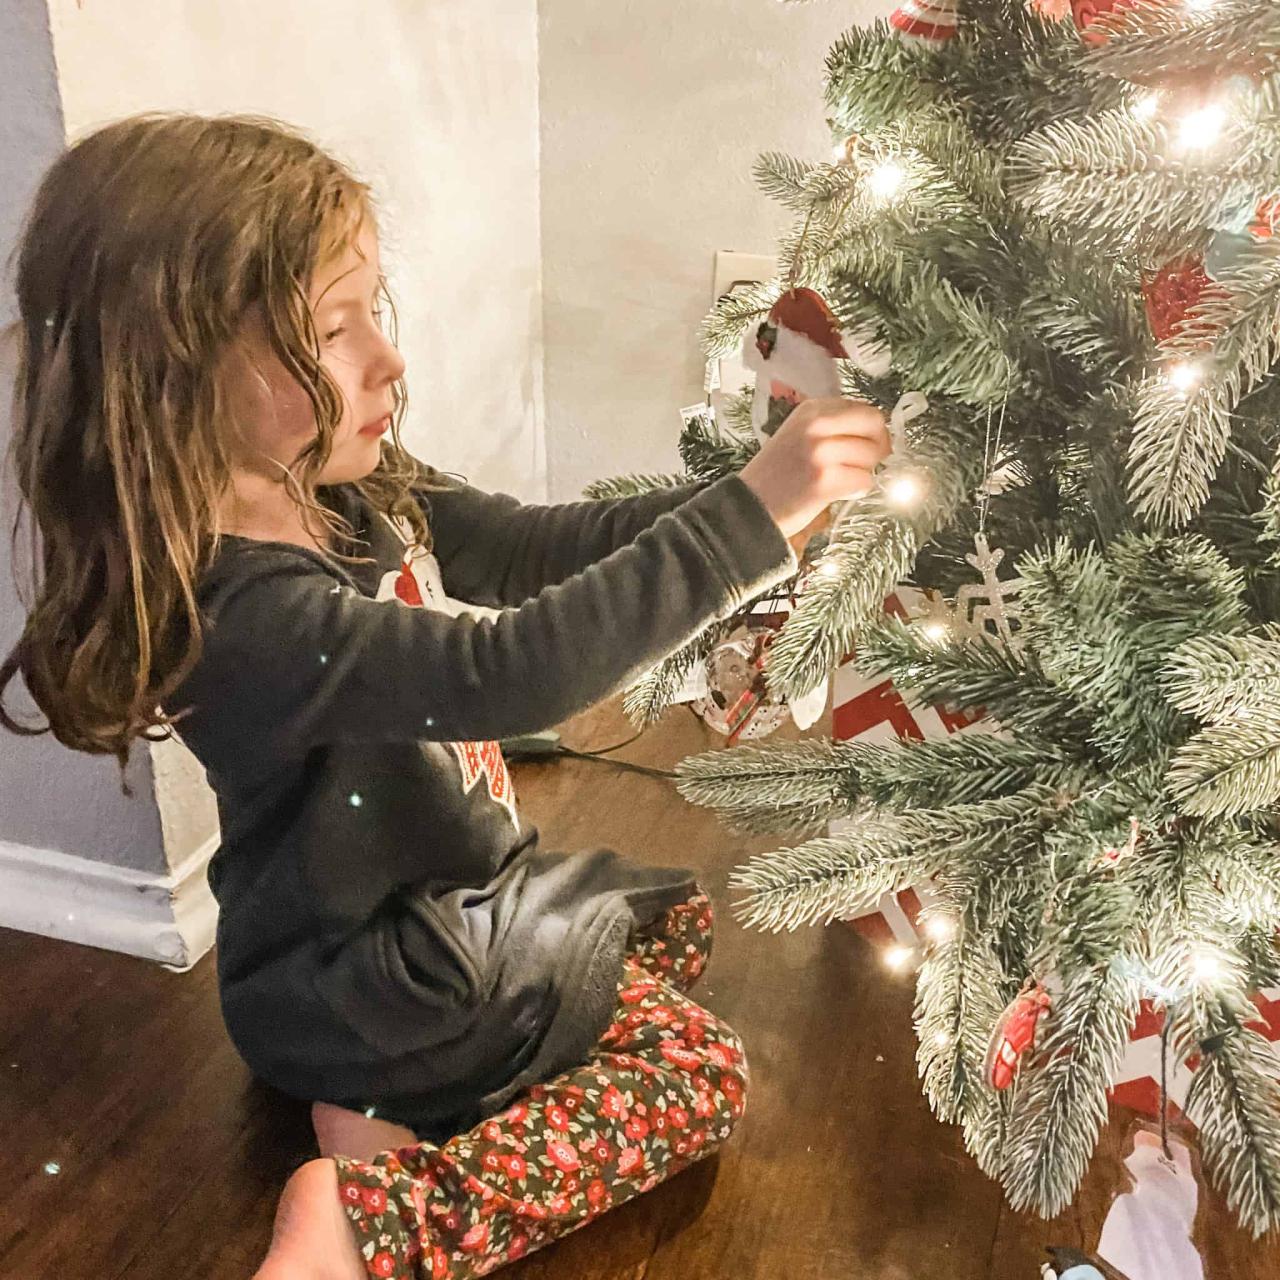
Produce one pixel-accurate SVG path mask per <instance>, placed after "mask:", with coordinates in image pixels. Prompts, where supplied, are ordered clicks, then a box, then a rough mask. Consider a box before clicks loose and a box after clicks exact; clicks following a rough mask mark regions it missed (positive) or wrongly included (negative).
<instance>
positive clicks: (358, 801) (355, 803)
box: [347, 791, 364, 809]
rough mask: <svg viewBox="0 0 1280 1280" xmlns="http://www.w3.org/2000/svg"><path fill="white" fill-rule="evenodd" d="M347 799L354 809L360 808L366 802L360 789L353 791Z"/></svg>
mask: <svg viewBox="0 0 1280 1280" xmlns="http://www.w3.org/2000/svg"><path fill="white" fill-rule="evenodd" d="M347 801H348V803H349V804H350V805H351V807H352V808H353V809H358V808H359V807H360V806H361V805H362V804H364V799H363V798H362V797H361V795H360V793H359V792H358V791H353V792H352V793H351V794H350V795H349V796H348V797H347Z"/></svg>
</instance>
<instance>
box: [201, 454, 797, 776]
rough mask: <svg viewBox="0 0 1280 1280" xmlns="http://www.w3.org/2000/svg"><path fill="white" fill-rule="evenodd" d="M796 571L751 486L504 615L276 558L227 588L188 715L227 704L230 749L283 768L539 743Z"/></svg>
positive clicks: (691, 505) (727, 481)
mask: <svg viewBox="0 0 1280 1280" xmlns="http://www.w3.org/2000/svg"><path fill="white" fill-rule="evenodd" d="M252 554H253V553H252V552H251V553H250V555H251V556H252ZM797 567H798V566H797V561H796V556H795V552H794V551H793V550H792V548H791V546H790V544H789V543H788V542H787V540H786V539H785V538H784V537H783V535H782V531H781V530H780V529H779V528H778V526H777V524H776V523H775V522H774V520H773V517H772V516H771V515H770V514H769V512H768V511H767V510H766V508H765V507H764V505H763V504H762V503H761V502H760V500H759V499H758V498H757V497H756V495H755V493H754V492H753V491H752V490H751V489H750V488H749V487H748V486H747V485H746V484H745V483H744V482H743V480H742V479H741V478H740V477H739V476H738V475H737V474H736V473H732V474H730V475H727V476H724V477H722V478H721V479H719V480H717V481H715V482H714V483H712V484H710V485H708V486H706V487H705V488H703V489H702V490H701V491H700V492H698V493H695V494H694V495H693V496H692V497H691V498H689V499H688V500H687V501H685V502H683V503H682V504H681V505H680V506H678V507H677V508H675V509H674V510H673V511H670V512H668V513H666V514H664V515H661V516H659V517H658V518H657V519H656V520H655V521H654V523H653V524H652V526H651V527H650V528H648V529H646V530H644V531H643V532H641V533H640V534H639V535H638V536H637V537H636V538H635V539H634V540H632V541H630V543H629V544H628V545H625V546H623V547H621V548H620V549H619V550H617V551H615V552H613V553H612V554H610V555H607V556H605V558H604V559H602V560H600V561H599V562H598V563H596V564H594V565H592V566H590V567H589V568H587V569H585V570H583V572H581V573H578V574H574V575H573V576H571V577H569V578H568V579H566V580H565V581H563V582H561V583H560V584H558V585H556V586H552V587H547V588H545V589H544V590H542V591H541V592H539V593H538V595H537V596H536V597H535V598H533V599H531V600H528V601H527V602H526V603H525V604H523V605H522V606H520V607H519V608H516V609H507V610H504V611H503V612H502V613H500V614H498V615H497V616H496V617H494V618H481V619H476V618H474V617H470V616H468V615H463V616H462V617H457V618H454V617H450V616H449V615H447V614H445V613H443V612H440V611H437V610H432V609H419V608H409V607H407V606H405V605H402V604H399V603H398V602H395V601H382V602H379V601H375V600H373V599H371V598H370V597H368V596H365V595H362V594H361V593H360V592H359V591H357V590H355V589H354V588H352V587H351V586H349V585H347V584H345V583H344V582H342V581H341V580H340V579H338V578H337V576H336V575H335V574H334V573H333V571H332V570H331V569H330V568H329V567H328V566H326V565H325V563H324V560H323V559H322V558H321V557H319V556H318V555H312V554H311V553H309V552H307V551H306V550H305V549H303V548H299V549H298V552H297V554H296V555H295V554H294V553H293V552H292V551H281V550H279V549H275V550H274V551H272V552H270V554H269V555H268V556H264V558H263V560H262V561H261V562H260V563H259V565H258V567H257V568H256V570H254V571H248V572H246V571H244V570H243V569H242V570H241V572H239V573H238V574H236V575H235V576H234V577H233V578H229V579H228V581H227V582H226V583H225V584H223V585H222V586H221V587H219V586H217V585H216V584H215V586H214V588H213V589H212V591H211V593H210V597H209V600H208V603H207V604H206V619H207V624H208V625H207V627H206V632H205V654H204V659H203V661H202V664H201V665H202V667H203V668H204V670H205V672H206V673H207V674H206V675H205V677H204V678H203V679H201V680H200V681H199V682H198V689H197V690H194V691H193V692H194V693H195V697H194V699H193V698H192V697H190V696H187V697H185V698H184V700H183V702H182V703H181V704H179V705H180V706H185V705H191V706H192V708H193V714H194V715H197V716H198V715H199V712H200V702H201V700H202V699H203V700H205V701H208V702H211V703H212V704H213V705H214V708H215V714H214V716H213V720H215V721H216V726H217V727H216V733H217V736H218V737H219V738H220V739H221V740H222V742H221V745H222V748H223V752H227V751H230V752H233V753H234V752H235V751H236V750H237V749H238V744H239V749H243V744H245V743H253V746H254V751H255V754H256V753H258V752H266V753H269V754H270V755H271V756H272V757H296V756H298V755H301V754H303V753H305V752H306V751H308V750H310V749H311V748H312V747H314V746H318V745H321V744H324V743H327V742H334V741H366V742H368V741H388V740H422V739H436V740H439V741H455V742H457V741H485V740H489V739H496V738H506V737H510V736H513V735H515V734H519V733H529V732H534V731H536V730H539V729H545V728H548V727H549V726H551V725H555V724H558V723H560V722H561V721H563V720H565V719H567V718H568V717H569V716H571V715H574V714H576V713H577V712H579V711H581V710H583V709H585V708H586V707H589V706H591V705H592V704H594V703H596V702H598V701H600V700H601V699H602V698H605V697H607V696H609V695H610V694H612V693H614V692H616V691H617V690H618V689H620V688H623V687H625V686H626V685H627V684H629V683H631V682H632V681H633V680H634V679H635V677H637V676H638V675H640V674H641V673H642V672H643V671H645V670H646V669H648V668H649V667H650V666H652V665H653V664H654V663H655V662H657V661H658V660H659V659H661V658H662V657H664V656H665V655H667V654H668V653H670V652H672V651H673V650H675V649H677V648H679V647H680V646H681V645H683V644H684V643H686V642H687V641H688V640H690V639H692V638H693V636H695V635H696V634H697V633H698V632H699V631H701V630H702V629H703V628H704V627H705V626H707V625H708V624H709V623H710V622H712V621H714V620H716V619H718V618H722V617H725V616H727V615H728V614H729V613H731V612H733V611H734V610H735V609H736V608H738V607H739V606H740V605H741V604H742V603H743V602H744V601H746V600H748V599H750V598H752V597H753V596H755V595H757V594H759V593H760V592H762V591H764V590H765V589H767V588H768V587H770V586H772V585H773V584H774V583H776V582H779V581H781V580H783V579H784V578H787V577H789V576H791V575H792V574H794V573H795V572H796V569H797ZM212 729H213V723H212V721H211V722H210V724H209V726H208V727H206V730H205V732H206V734H208V733H209V732H211V731H212ZM211 745H214V744H211Z"/></svg>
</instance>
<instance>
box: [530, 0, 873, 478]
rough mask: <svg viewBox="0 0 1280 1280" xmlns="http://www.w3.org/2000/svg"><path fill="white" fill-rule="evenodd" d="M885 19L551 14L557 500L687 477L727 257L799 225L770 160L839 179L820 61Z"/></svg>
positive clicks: (627, 3) (712, 9)
mask: <svg viewBox="0 0 1280 1280" xmlns="http://www.w3.org/2000/svg"><path fill="white" fill-rule="evenodd" d="M894 7H895V6H894V4H892V3H889V2H888V0H842V2H841V3H839V4H822V5H782V4H779V3H777V0H698V3H696V4H690V3H688V2H687V0H615V3H612V4H607V5H605V4H594V5H593V4H590V3H588V2H587V0H540V3H539V6H538V9H539V47H540V51H541V83H542V112H541V129H542V227H543V234H542V250H543V288H544V295H545V297H544V315H545V318H546V372H545V378H546V401H547V456H548V470H549V474H550V492H551V496H552V497H553V498H555V499H557V500H567V499H571V498H574V497H577V496H578V495H579V494H580V493H581V490H582V486H583V485H584V484H586V483H587V482H589V481H590V480H593V479H595V478H597V477H599V476H605V475H617V474H621V473H623V472H629V471H668V470H671V469H673V468H676V467H677V466H678V461H679V460H678V455H677V453H676V441H677V439H678V438H679V434H680V418H679V414H678V410H679V408H680V406H681V405H686V404H692V403H694V402H696V401H698V400H700V399H701V398H702V373H703V357H702V354H701V349H700V347H699V346H698V341H697V329H698V325H699V322H700V321H701V320H702V318H703V316H704V315H705V314H706V312H707V310H708V309H709V308H710V305H711V301H712V297H711V279H712V261H713V256H714V253H715V251H716V250H717V249H737V250H741V251H743V252H749V253H768V254H772V253H774V252H775V250H776V244H777V239H778V236H779V234H780V233H781V232H782V231H784V230H785V229H786V227H787V226H788V225H789V215H787V213H786V211H785V210H784V209H783V208H782V206H781V205H779V204H777V203H776V202H775V201H772V200H770V199H769V198H768V197H766V196H765V195H764V194H763V193H762V192H761V191H760V190H759V189H758V188H757V187H756V186H755V184H754V181H753V180H752V177H751V167H752V164H753V162H754V160H755V158H756V156H757V155H758V154H759V153H761V152H764V151H784V152H787V153H788V154H791V155H794V156H797V157H807V158H810V159H815V160H825V159H827V158H828V157H829V155H830V150H831V143H830V137H829V132H828V129H827V126H826V124H825V123H824V117H825V115H826V110H825V104H824V102H823V97H822V87H823V72H824V66H823V63H824V57H825V55H826V51H827V49H828V48H829V47H830V46H831V44H833V43H834V42H835V40H836V39H837V38H838V36H839V35H840V33H841V32H842V31H844V30H846V29H847V28H848V27H850V26H853V25H855V24H857V23H862V22H866V21H869V20H870V19H872V18H875V17H878V16H881V15H883V14H887V13H888V12H889V11H890V10H891V9H892V8H894Z"/></svg>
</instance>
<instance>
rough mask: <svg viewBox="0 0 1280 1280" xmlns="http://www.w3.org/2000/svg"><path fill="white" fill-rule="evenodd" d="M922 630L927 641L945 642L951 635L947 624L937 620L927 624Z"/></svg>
mask: <svg viewBox="0 0 1280 1280" xmlns="http://www.w3.org/2000/svg"><path fill="white" fill-rule="evenodd" d="M920 630H921V631H922V632H923V633H924V638H925V639H926V640H935V641H939V640H945V639H946V638H947V636H948V635H950V634H951V632H950V630H949V629H948V627H947V624H946V623H945V622H940V621H938V620H937V619H936V618H935V619H934V621H932V622H926V623H925V624H924V626H922V627H921V628H920Z"/></svg>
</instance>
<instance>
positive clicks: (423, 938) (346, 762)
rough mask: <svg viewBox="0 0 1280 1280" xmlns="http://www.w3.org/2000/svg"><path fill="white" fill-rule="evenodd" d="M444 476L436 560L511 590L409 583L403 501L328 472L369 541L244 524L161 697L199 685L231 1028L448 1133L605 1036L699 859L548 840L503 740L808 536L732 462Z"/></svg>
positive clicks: (556, 718) (342, 1101)
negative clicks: (616, 492)
mask: <svg viewBox="0 0 1280 1280" xmlns="http://www.w3.org/2000/svg"><path fill="white" fill-rule="evenodd" d="M422 475H423V477H424V479H425V480H426V481H427V482H428V483H429V484H430V485H433V486H439V485H447V486H448V487H447V488H434V487H432V488H428V487H422V488H415V490H414V494H415V498H416V499H417V501H418V502H419V503H420V504H421V506H422V508H423V510H424V512H425V513H426V516H427V519H428V522H429V525H430V528H431V531H432V536H433V539H434V548H433V550H434V556H435V560H436V562H438V572H437V581H439V582H442V584H443V587H444V589H445V591H446V592H447V594H448V596H450V597H453V598H454V599H455V600H460V601H467V602H472V603H475V604H478V605H481V606H488V607H489V608H490V609H492V610H497V611H498V612H495V613H492V614H491V615H490V616H474V615H469V614H465V613H464V614H461V615H458V616H452V615H451V614H450V613H449V612H447V611H446V610H445V609H441V608H436V607H431V603H430V602H427V601H424V604H426V605H427V607H421V608H420V607H413V606H414V605H415V604H416V603H417V601H416V600H415V599H413V598H412V597H413V591H412V589H410V590H409V591H407V592H406V591H404V590H402V589H400V586H399V585H396V584H401V583H402V582H403V578H402V574H403V572H404V570H403V566H402V561H403V557H404V552H405V548H404V544H403V542H402V541H401V539H400V538H399V537H398V536H397V533H396V530H395V529H394V527H393V526H392V525H391V523H390V522H389V521H387V520H386V519H385V517H382V516H380V515H378V514H376V513H374V512H373V511H372V510H371V509H370V507H369V505H368V504H367V503H366V501H365V499H364V498H363V497H362V495H360V493H359V492H358V491H357V490H356V489H355V488H354V486H351V485H336V486H331V487H329V488H325V489H321V490H320V497H321V500H322V501H324V502H326V503H327V504H328V505H329V506H330V507H331V508H332V509H334V510H336V511H340V512H341V513H342V514H343V515H345V516H346V517H347V518H348V519H349V520H351V522H352V524H353V526H354V528H355V530H356V533H357V535H358V537H359V539H360V540H361V541H360V544H359V545H358V546H356V547H355V548H354V552H355V554H360V555H368V556H371V557H373V558H374V559H375V560H376V564H374V565H354V566H348V565H345V564H343V563H341V562H339V561H336V560H333V559H331V558H330V557H329V556H326V555H324V554H322V553H321V552H319V551H312V550H309V549H307V548H305V547H302V546H297V545H294V544H292V543H284V542H266V541H262V540H257V539H249V538H242V537H235V536H230V535H224V537H223V539H222V542H221V544H220V550H219V553H218V556H217V558H216V560H215V562H214V564H213V566H212V567H211V569H210V570H209V571H208V572H207V573H206V574H205V575H204V577H203V579H202V580H201V582H200V583H199V587H198V600H199V603H200V607H201V611H202V614H203V615H204V618H205V628H204V633H205V648H204V652H203V655H202V657H201V660H200V662H199V664H198V666H197V667H196V668H195V670H194V671H193V672H192V674H191V675H190V676H189V677H188V678H187V680H186V681H185V682H184V683H183V685H182V687H181V688H180V689H179V690H177V691H176V692H175V693H174V695H172V696H171V697H170V698H169V699H168V700H167V701H166V704H165V710H166V712H168V713H170V714H173V713H174V712H175V711H177V710H180V709H182V708H186V707H190V708H191V710H190V712H189V714H188V715H187V716H185V717H184V718H183V719H182V720H180V721H179V724H178V732H179V734H180V736H181V738H182V740H183V741H184V742H185V743H186V744H187V745H188V746H189V747H190V749H191V750H192V751H193V752H194V753H195V755H196V757H197V758H198V759H199V760H200V762H201V764H202V765H203V766H204V768H205V770H206V772H207V774H208V779H209V783H210V785H211V786H212V787H213V790H214V792H215V793H216V796H217V803H218V813H219V818H220V821H221V827H222V833H221V834H222V842H221V845H220V847H219V849H218V851H217V853H216V854H215V856H214V858H213V861H212V862H211V863H210V866H209V883H210V886H211V888H212V890H213V893H214V895H215V896H216V898H217V900H218V903H219V907H220V914H219V919H218V931H217V964H218V980H219V991H220V996H221V1003H222V1011H223V1016H224V1019H225V1022H226V1026H227V1030H228V1032H229V1034H230V1036H231V1038H232V1040H233V1042H234V1043H235V1045H236V1047H237V1049H238V1051H239V1052H240V1054H241V1055H242V1057H243V1058H244V1059H245V1061H246V1062H247V1063H248V1065H249V1066H250V1068H251V1069H252V1070H253V1071H254V1072H255V1073H256V1074H257V1075H258V1076H259V1077H260V1078H262V1079H263V1080H265V1081H267V1082H268V1083H270V1084H272V1085H274V1086H275V1087H276V1088H278V1089H280V1090H281V1091H283V1092H285V1093H287V1094H290V1095H292V1096H294V1097H297V1098H301V1099H305V1100H323V1101H328V1102H334V1103H337V1104H339V1105H343V1106H348V1107H353V1108H354V1107H358V1108H361V1109H364V1108H367V1107H369V1106H373V1107H375V1108H376V1109H377V1111H378V1112H379V1114H382V1115H385V1116H388V1117H389V1118H392V1119H395V1120H399V1121H401V1122H403V1123H406V1124H408V1125H409V1126H411V1127H412V1128H413V1129H414V1130H415V1131H416V1132H417V1133H418V1134H419V1135H420V1136H421V1137H423V1138H427V1139H430V1140H434V1141H438V1142H439V1141H443V1140H445V1139H446V1138H447V1137H448V1136H450V1135H451V1134H453V1133H456V1132H461V1131H463V1130H464V1129H466V1128H469V1127H471V1126H472V1125H473V1124H475V1123H477V1122H478V1121H479V1120H480V1119H481V1118H483V1117H484V1116H486V1115H489V1114H492V1113H493V1112H494V1111H496V1110H498V1109H499V1108H500V1107H502V1106H503V1105H505V1104H506V1103H507V1102H508V1101H509V1100H510V1099H511V1098H512V1097H513V1096H514V1095H515V1094H516V1093H517V1092H518V1091H520V1090H521V1089H524V1088H527V1087H528V1086H529V1085H531V1084H534V1083H538V1082H541V1081H545V1080H547V1079H550V1078H551V1077H552V1076H554V1075H556V1074H558V1073H560V1072H562V1071H564V1070H566V1069H568V1068H571V1067H573V1066H576V1065H579V1064H580V1063H582V1062H583V1061H585V1060H586V1058H587V1056H588V1055H589V1053H590V1051H591V1048H592V1046H593V1045H594V1044H595V1043H596V1041H597V1040H598V1039H599V1037H600V1035H601V1034H602V1033H603V1031H604V1030H605V1028H606V1027H607V1026H608V1024H609V1022H610V1020H611V1017H612V1014H613V1010H614V1006H615V999H616V991H617V983H618V980H619V978H620V977H621V974H622V961H623V957H624V955H625V954H626V950H627V947H628V944H629V942H630V940H631V938H632V935H633V933H634V930H635V929H636V928H637V927H640V926H643V925H645V924H647V923H650V922H652V921H654V920H655V919H657V918H658V917H659V916H660V915H661V914H662V912H663V911H665V910H666V909H667V907H669V906H671V905H673V904H674V903H676V902H679V901H681V900H682V899H684V898H685V897H687V896H688V895H689V893H690V892H691V891H692V889H693V885H694V878H693V873H692V872H690V871H688V870H686V869H683V868H680V867H665V866H645V865H639V864H636V863H633V862H630V861H628V860H626V859H624V858H621V857H619V856H618V855H617V854H616V853H615V852H613V851H612V850H609V849H603V848H601V849H592V850H590V851H587V852H578V853H563V852H555V851H551V850H546V849H542V848H540V847H539V842H538V831H537V828H536V827H533V826H532V825H530V824H529V823H528V822H527V821H524V820H523V819H522V818H521V817H520V815H519V813H518V810H517V808H516V800H515V795H514V791H513V789H512V786H511V780H510V777H509V775H508V774H507V770H506V766H505V763H504V761H503V759H502V752H501V750H500V748H499V747H498V743H497V740H498V739H501V738H508V737H512V736H514V735H517V734H523V733H530V732H534V731H537V730H540V729H546V728H548V727H550V726H552V725H556V724H558V723H559V722H561V721H563V720H565V719H566V718H568V717H570V716H572V715H574V714H576V713H578V712H580V711H582V710H584V709H585V708H587V707H590V706H591V705H592V704H594V703H596V702H598V701H600V700H601V699H603V698H606V697H608V696H609V695H611V694H613V693H615V692H617V691H619V690H620V689H622V688H623V687H625V686H626V685H627V684H628V683H630V682H631V681H632V680H634V678H635V677H637V676H638V675H639V674H641V673H642V672H643V671H645V670H646V669H647V668H649V667H650V666H652V665H653V664H654V663H655V662H657V661H658V660H659V659H661V658H662V657H663V656H664V655H666V654H668V653H670V652H672V651H673V650H675V649H676V648H678V647H680V646H681V645H682V644H684V643H685V642H686V641H687V640H689V639H690V638H691V637H693V636H694V635H695V634H696V633H697V632H699V631H700V630H701V629H702V628H703V627H705V626H706V625H707V624H708V623H710V622H712V621H713V620H715V619H719V618H722V617H725V616H727V615H728V614H729V613H730V612H732V611H733V610H734V609H736V608H737V607H739V605H740V604H741V603H742V602H743V601H745V600H747V599H749V598H750V597H752V596H754V595H756V594H758V593H759V592H761V591H763V590H765V589H766V588H768V587H770V586H772V585H774V584H775V583H777V582H779V581H781V580H783V579H785V578H787V577H789V576H790V575H792V574H794V573H795V572H796V568H797V564H796V557H795V553H794V552H793V551H792V549H791V547H790V546H789V545H788V543H787V541H786V539H785V538H784V537H783V535H782V533H781V531H780V530H779V529H778V527H777V525H776V524H775V523H774V521H773V519H772V517H771V516H770V515H769V513H768V511H767V510H766V509H765V508H764V506H763V505H762V504H761V502H760V501H759V499H758V498H757V497H756V496H755V494H754V493H753V492H752V490H751V489H750V488H749V487H748V486H747V485H746V484H745V483H744V482H743V481H742V480H741V478H740V477H739V476H737V475H736V474H730V475H728V476H725V477H724V478H722V479H720V480H717V481H714V482H701V483H697V484H691V485H686V486H682V487H680V488H670V489H662V490H658V491H656V492H652V493H647V494H643V495H640V496H638V497H630V498H622V499H617V500H605V501H584V502H572V503H565V504H560V505H555V506H539V505H522V504H521V503H519V502H518V501H517V500H516V499H515V498H513V497H510V496H509V495H507V494H501V493H495V494H489V493H484V492H482V491H481V490H479V489H476V488H473V487H471V486H469V485H466V484H460V483H456V482H451V481H449V480H448V479H447V478H446V477H445V476H443V475H442V474H441V473H439V472H435V471H433V470H432V469H431V468H428V467H423V469H422ZM389 575H390V576H389ZM389 586H395V588H396V589H395V591H394V594H389V592H388V587H389Z"/></svg>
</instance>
